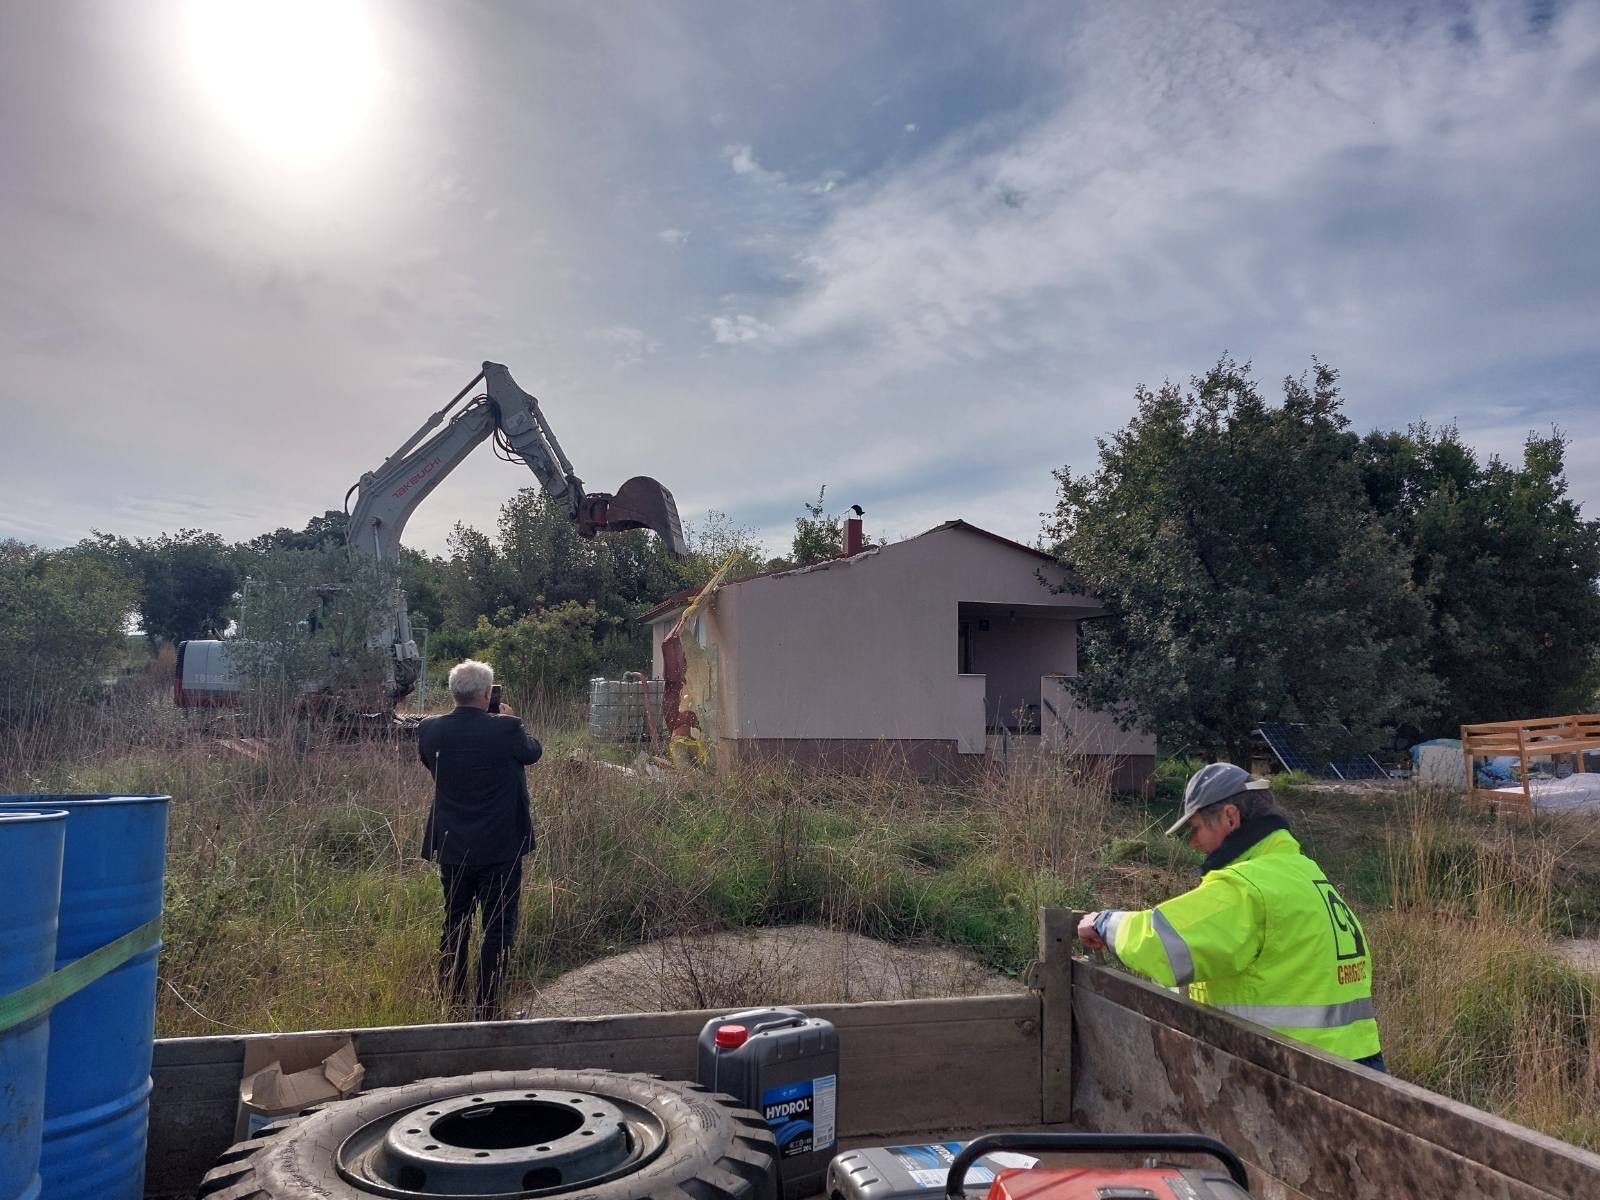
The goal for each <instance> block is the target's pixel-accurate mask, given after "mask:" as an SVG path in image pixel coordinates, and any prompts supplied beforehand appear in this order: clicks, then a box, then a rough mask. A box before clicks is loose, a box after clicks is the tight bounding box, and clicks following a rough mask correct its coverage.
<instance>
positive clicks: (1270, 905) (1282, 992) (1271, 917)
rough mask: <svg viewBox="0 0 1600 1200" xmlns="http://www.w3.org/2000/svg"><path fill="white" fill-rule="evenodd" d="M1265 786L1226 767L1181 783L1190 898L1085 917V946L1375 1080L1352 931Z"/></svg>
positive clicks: (1366, 1002)
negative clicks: (1194, 873)
mask: <svg viewBox="0 0 1600 1200" xmlns="http://www.w3.org/2000/svg"><path fill="white" fill-rule="evenodd" d="M1269 789H1270V785H1269V784H1268V783H1267V781H1266V780H1264V779H1251V778H1250V775H1249V773H1248V772H1246V771H1244V770H1243V769H1241V768H1239V767H1236V766H1234V765H1233V764H1232V763H1212V764H1210V765H1209V766H1205V767H1202V768H1200V770H1198V771H1196V772H1195V773H1194V775H1193V776H1192V777H1191V778H1190V780H1189V783H1188V786H1187V787H1186V788H1185V789H1184V793H1183V812H1182V814H1181V815H1180V816H1179V817H1178V819H1177V821H1176V822H1174V823H1173V825H1172V827H1171V828H1170V829H1168V830H1167V832H1168V834H1177V833H1178V832H1179V831H1180V830H1185V829H1186V830H1187V837H1188V841H1189V845H1190V846H1192V847H1194V849H1196V850H1199V851H1200V852H1201V853H1203V854H1204V855H1205V856H1206V859H1205V862H1204V863H1202V864H1201V866H1200V871H1201V879H1200V886H1199V887H1197V888H1195V889H1194V890H1193V891H1189V892H1185V893H1183V895H1181V896H1175V897H1173V898H1172V899H1171V900H1168V901H1165V902H1164V903H1162V904H1158V905H1156V907H1155V908H1153V909H1147V910H1145V911H1143V912H1122V911H1117V910H1110V909H1108V910H1106V911H1104V912H1093V913H1090V914H1088V915H1087V916H1086V917H1084V918H1083V920H1082V921H1080V922H1079V923H1078V938H1079V940H1080V941H1082V942H1083V943H1084V944H1085V945H1087V946H1090V947H1093V948H1095V949H1104V950H1106V951H1108V952H1109V953H1110V954H1111V955H1112V956H1113V957H1114V958H1115V959H1117V960H1118V961H1120V962H1121V963H1122V965H1123V966H1125V967H1127V968H1128V969H1129V970H1130V971H1134V972H1136V973H1137V974H1140V975H1143V976H1145V977H1146V978H1147V979H1152V980H1154V981H1155V982H1156V983H1159V984H1161V985H1163V986H1164V987H1181V986H1187V987H1188V989H1189V998H1190V999H1192V1000H1196V1001H1198V1002H1200V1003H1202V1004H1208V1005H1210V1006H1211V1007H1213V1008H1217V1009H1221V1010H1222V1011H1223V1012H1228V1013H1232V1014H1234V1015H1235V1016H1238V1017H1243V1018H1244V1019H1245V1020H1248V1021H1254V1022H1256V1023H1257V1024H1259V1025H1265V1026H1267V1027H1268V1028H1270V1029H1271V1030H1272V1031H1273V1032H1275V1033H1279V1034H1282V1035H1283V1036H1285V1037H1291V1038H1295V1039H1296V1040H1298V1041H1302V1042H1306V1043H1308V1044H1309V1045H1312V1046H1316V1047H1317V1048H1318V1049H1320V1050H1325V1051H1327V1052H1328V1053H1330V1054H1337V1055H1340V1056H1341V1057H1343V1058H1350V1059H1354V1060H1355V1061H1356V1062H1358V1063H1360V1064H1361V1065H1363V1066H1367V1067H1372V1068H1373V1069H1375V1070H1379V1071H1381V1070H1383V1069H1384V1065H1383V1052H1382V1047H1381V1045H1380V1044H1379V1041H1378V1022H1377V1019H1376V1014H1375V1012H1374V1010H1373V1005H1372V954H1371V951H1370V948H1369V946H1368V944H1367V935H1366V934H1365V933H1364V932H1363V931H1362V928H1361V922H1360V921H1358V920H1356V915H1355V913H1353V912H1351V911H1350V906H1349V905H1347V904H1346V903H1345V902H1344V900H1343V899H1342V898H1341V897H1340V895H1339V893H1338V891H1337V890H1336V889H1335V888H1334V886H1333V884H1332V883H1330V882H1329V881H1328V878H1327V875H1326V874H1325V873H1324V872H1323V870H1322V868H1321V867H1319V866H1317V864H1316V863H1315V862H1313V861H1312V860H1311V859H1309V858H1307V857H1306V856H1305V855H1304V854H1303V853H1301V851H1300V843H1299V842H1297V841H1296V840H1295V838H1294V835H1293V834H1292V833H1290V832H1289V822H1288V821H1287V819H1286V818H1285V817H1284V815H1283V811H1282V810H1281V809H1280V808H1279V807H1278V806H1277V804H1276V803H1274V801H1273V799H1272V792H1271V791H1270V790H1269Z"/></svg>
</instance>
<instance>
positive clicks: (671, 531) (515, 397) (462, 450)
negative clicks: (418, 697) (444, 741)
mask: <svg viewBox="0 0 1600 1200" xmlns="http://www.w3.org/2000/svg"><path fill="white" fill-rule="evenodd" d="M480 382H481V383H482V384H483V391H482V392H481V393H479V394H478V395H476V396H474V397H473V398H472V399H471V400H470V401H468V403H467V405H466V407H464V408H462V409H461V410H460V411H459V412H457V413H456V414H455V415H454V416H451V415H450V414H451V410H452V409H454V408H455V407H456V405H458V404H460V403H461V401H462V400H464V399H466V397H467V395H468V394H469V393H470V392H472V391H473V389H474V388H476V387H477V386H478V384H479V383H480ZM441 425H442V426H443V428H440V426H441ZM435 430H437V432H435ZM490 437H493V438H494V439H495V443H496V445H497V446H498V447H499V449H500V451H501V454H502V456H504V457H506V458H510V459H513V460H515V461H518V462H521V463H522V464H523V465H525V466H526V467H527V468H528V469H529V470H530V471H532V472H533V473H534V475H535V477H537V478H538V480H539V486H540V487H541V488H543V489H544V493H545V495H547V496H549V497H550V498H551V499H552V500H554V501H555V502H556V503H558V504H561V505H563V506H564V507H565V508H566V511H567V516H568V517H569V518H570V519H571V520H572V521H573V522H574V523H575V524H576V525H577V527H578V534H579V536H581V537H593V536H594V535H595V534H596V533H599V532H601V531H603V530H620V529H653V530H654V531H655V532H656V533H657V535H659V536H660V538H661V540H662V542H663V543H665V545H666V547H667V550H668V552H669V553H671V554H672V555H673V556H674V557H675V558H682V557H683V556H684V555H685V554H687V553H688V546H687V545H686V544H685V542H684V538H683V526H682V524H681V523H680V522H679V520H678V506H677V503H676V502H675V501H674V500H673V499H672V493H671V492H669V491H667V489H666V488H664V487H662V486H661V484H659V483H657V482H656V481H655V480H654V479H651V478H650V477H649V476H646V475H636V476H634V477H633V478H632V479H630V480H628V481H627V482H626V483H624V484H623V485H622V486H621V487H620V488H618V489H617V491H616V493H615V494H614V495H613V494H612V493H610V492H585V491H584V490H583V480H581V479H579V478H578V476H577V475H576V474H575V473H574V472H573V469H572V464H571V463H570V462H569V461H568V460H567V456H566V453H565V452H564V451H563V450H562V449H561V443H560V442H558V441H557V440H556V435H555V432H554V431H553V430H552V429H551V428H550V424H549V422H547V421H546V420H545V418H544V413H543V412H542V411H540V409H539V402H538V401H537V400H535V399H534V398H533V397H532V396H530V395H529V394H528V393H527V392H525V391H523V390H522V389H521V388H520V387H518V386H517V384H516V381H515V380H513V379H512V378H511V372H510V371H508V370H506V369H505V367H503V366H501V365H500V364H499V363H492V362H486V363H484V364H483V370H482V371H480V372H478V374H477V375H475V376H474V377H473V378H472V381H471V382H470V383H468V384H467V386H466V387H464V388H462V389H461V390H460V391H459V392H457V393H456V394H455V396H454V397H453V398H452V399H451V401H450V403H448V404H446V405H445V406H444V407H443V408H441V409H440V410H439V411H438V412H436V413H434V414H433V416H431V417H429V418H428V420H427V421H425V422H424V423H423V426H422V428H421V429H419V430H417V432H416V433H414V434H412V435H411V436H410V437H409V438H407V439H406V441H405V443H404V444H403V445H401V447H400V448H399V449H398V450H396V451H395V452H394V453H393V454H391V455H390V456H389V457H388V458H386V459H385V460H384V462H383V465H382V466H381V467H379V468H378V469H377V470H375V471H368V472H367V473H366V474H365V475H363V476H362V477H361V479H360V480H359V481H358V482H357V483H355V484H354V485H353V486H352V487H351V488H350V491H349V492H347V493H345V505H346V507H347V509H348V511H349V513H350V529H349V533H348V535H347V536H348V539H349V543H350V549H351V552H352V553H355V554H366V555H370V556H371V557H373V558H376V559H378V560H379V561H381V562H392V561H394V559H395V558H396V557H398V555H399V553H400V535H401V534H402V533H403V532H404V531H405V527H406V521H407V520H409V519H410V517H411V514H412V512H413V511H415V509H416V507H417V505H419V504H421V503H422V502H423V500H425V499H427V497H428V493H430V492H431V491H433V489H434V488H436V487H438V486H439V484H440V483H441V482H442V481H443V480H444V478H445V476H447V475H449V474H450V472H451V471H453V470H455V468H456V467H458V466H459V465H460V464H461V461H462V459H464V458H466V457H467V455H469V454H471V453H472V451H473V450H475V449H476V448H477V447H478V445H479V443H481V442H483V441H484V440H485V439H487V438H490ZM352 494H354V495H355V497H356V504H355V508H353V509H349V508H348V506H349V503H350V496H351V495H352ZM387 624H388V629H387V631H386V632H385V633H384V634H383V636H382V639H381V644H382V645H383V646H384V647H385V648H386V654H387V657H388V658H390V659H391V660H392V662H393V668H392V678H391V679H389V680H388V681H387V684H388V692H389V695H390V697H391V698H392V699H396V700H397V699H400V698H401V697H403V696H406V695H408V694H410V692H411V689H412V688H413V687H414V686H415V684H416V680H417V674H418V669H419V667H420V665H421V656H420V655H419V654H418V652H417V644H416V642H415V640H413V638H412V636H411V617H410V614H409V612H408V610H407V605H406V601H405V597H404V595H402V594H399V593H396V596H395V607H394V613H393V615H392V617H391V619H390V620H389V622H388V623H387Z"/></svg>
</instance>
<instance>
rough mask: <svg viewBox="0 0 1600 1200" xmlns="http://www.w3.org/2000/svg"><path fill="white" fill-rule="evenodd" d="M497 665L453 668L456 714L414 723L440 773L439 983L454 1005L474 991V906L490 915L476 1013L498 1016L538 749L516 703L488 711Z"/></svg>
mask: <svg viewBox="0 0 1600 1200" xmlns="http://www.w3.org/2000/svg"><path fill="white" fill-rule="evenodd" d="M493 686H494V668H493V667H491V666H489V664H488V663H481V662H475V661H473V660H472V659H468V660H467V661H466V662H463V663H460V664H458V665H457V666H456V667H454V668H453V669H452V670H451V672H450V695H451V697H452V698H453V699H454V700H455V702H456V707H455V711H454V712H450V713H446V714H444V715H443V716H439V717H429V718H428V719H427V720H425V721H423V722H422V724H421V725H420V726H418V728H417V751H418V753H420V754H421V755H422V764H423V766H425V767H427V768H428V770H429V772H430V773H431V774H432V775H433V807H432V808H431V809H430V810H429V811H428V825H427V828H426V830H425V831H424V832H423V835H422V857H423V858H429V859H434V860H435V861H437V862H438V864H439V880H440V882H441V883H442V884H443V886H444V931H443V933H442V934H441V935H440V938H439V990H440V993H441V994H443V995H448V996H449V997H450V1000H451V1002H452V1003H455V1004H461V1003H464V1002H465V1001H466V998H467V940H468V938H469V937H470V936H471V933H472V913H473V910H474V909H477V910H479V911H480V912H481V913H482V915H483V945H482V946H481V947H480V949H479V952H478V989H477V997H476V1002H475V1004H474V1012H475V1014H476V1017H477V1019H478V1020H480V1021H492V1020H494V1019H495V1017H496V1016H497V1015H498V1011H499V1005H500V985H501V983H502V982H503V981H504V979H505V972H506V960H507V958H508V956H509V955H510V952H511V942H512V939H513V938H514V937H515V936H516V932H517V906H518V901H519V900H520V898H521V892H522V859H523V856H524V855H526V854H527V853H528V852H529V851H530V850H532V849H533V840H534V839H533V816H532V814H531V813H530V812H529V810H528V780H527V776H526V775H525V774H524V771H523V768H524V767H527V766H531V765H532V764H533V763H536V762H538V761H539V755H540V753H541V748H540V746H539V743H538V741H537V740H535V739H534V738H532V737H530V736H529V735H528V732H527V731H526V730H525V729H523V727H522V722H521V721H519V720H518V719H517V715H516V714H515V713H514V712H512V711H511V708H510V706H509V705H506V704H501V705H499V706H498V712H490V711H489V704H490V701H489V698H490V693H491V691H492V689H493Z"/></svg>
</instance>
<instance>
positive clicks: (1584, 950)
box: [1555, 938, 1600, 975]
mask: <svg viewBox="0 0 1600 1200" xmlns="http://www.w3.org/2000/svg"><path fill="white" fill-rule="evenodd" d="M1555 945H1556V953H1557V954H1559V955H1560V956H1561V958H1562V961H1563V962H1565V963H1566V964H1567V965H1568V966H1570V967H1575V968H1577V969H1578V970H1580V971H1592V972H1594V973H1595V974H1596V975H1600V938H1560V939H1558V940H1557V941H1556V944H1555Z"/></svg>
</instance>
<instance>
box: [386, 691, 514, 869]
mask: <svg viewBox="0 0 1600 1200" xmlns="http://www.w3.org/2000/svg"><path fill="white" fill-rule="evenodd" d="M417 752H418V753H419V754H420V755H421V756H422V765H423V766H425V767H427V768H428V770H429V772H430V773H432V775H433V807H432V808H431V809H430V810H429V811H428V825H427V828H426V829H425V830H424V831H423V834H422V857H423V858H433V859H437V860H438V861H439V862H441V863H452V864H458V865H464V866H473V867H479V866H484V865H485V864H488V863H506V862H512V861H514V860H516V859H519V858H521V857H522V856H523V855H524V854H526V853H528V851H530V850H532V849H533V815H532V814H531V813H530V812H529V811H528V780H527V776H526V775H525V774H524V773H523V768H524V767H526V766H529V765H531V764H533V763H536V762H538V761H539V755H540V754H541V753H542V749H541V747H540V745H539V743H538V741H537V740H536V739H535V738H532V737H530V736H529V735H528V732H527V730H525V729H523V727H522V722H521V721H520V720H518V719H517V718H516V717H511V716H505V715H502V714H500V713H488V712H485V711H484V710H483V709H481V708H458V709H456V710H455V711H454V712H451V713H445V714H444V715H443V716H439V717H429V718H428V719H427V720H426V721H423V722H422V724H421V725H419V726H418V727H417Z"/></svg>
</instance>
